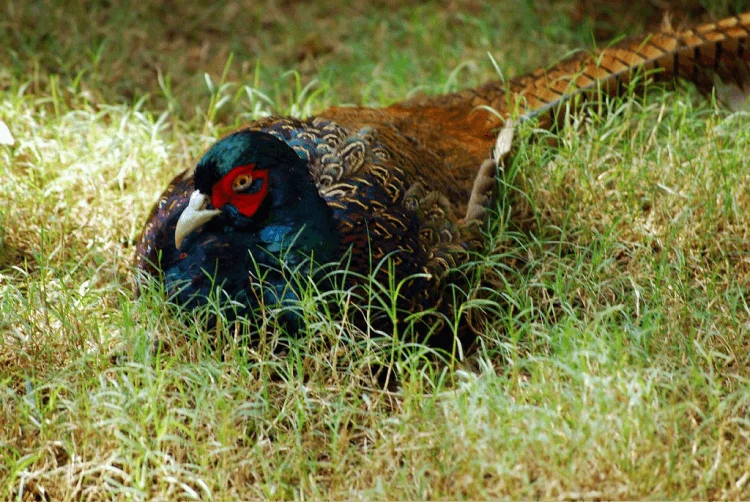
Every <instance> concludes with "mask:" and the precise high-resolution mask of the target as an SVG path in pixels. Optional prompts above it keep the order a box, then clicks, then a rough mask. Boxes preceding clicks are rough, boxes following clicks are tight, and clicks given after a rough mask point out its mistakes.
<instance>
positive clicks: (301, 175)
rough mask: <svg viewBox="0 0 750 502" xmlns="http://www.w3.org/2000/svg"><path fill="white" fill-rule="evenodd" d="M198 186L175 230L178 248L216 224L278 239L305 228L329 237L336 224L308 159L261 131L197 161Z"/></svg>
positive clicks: (236, 136) (242, 134) (220, 145)
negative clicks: (208, 225) (205, 226)
mask: <svg viewBox="0 0 750 502" xmlns="http://www.w3.org/2000/svg"><path fill="white" fill-rule="evenodd" d="M194 183H195V190H194V191H193V193H192V194H191V196H190V201H189V203H188V206H187V207H186V208H185V209H184V210H183V212H182V214H181V215H180V217H179V219H178V221H177V226H176V228H175V247H176V248H177V249H179V248H180V247H181V246H182V244H183V242H184V241H185V239H186V238H187V237H188V236H190V235H191V234H192V233H194V232H195V231H196V230H197V229H198V228H200V227H202V226H204V225H206V224H207V223H209V222H210V221H212V220H221V222H222V228H223V229H224V231H240V232H250V233H260V232H262V231H263V229H266V231H265V234H269V232H271V233H273V234H274V235H273V236H275V237H278V234H279V232H282V233H284V232H283V231H285V230H288V231H293V230H299V229H300V228H302V225H306V224H309V226H310V227H311V228H310V230H311V231H312V232H313V233H315V232H316V231H321V230H325V233H327V232H328V231H329V230H330V227H331V225H332V223H331V219H332V214H331V211H330V209H329V208H328V207H327V206H326V204H325V203H324V201H323V200H322V198H321V197H320V195H319V194H318V191H317V188H316V186H315V184H314V182H313V180H312V176H311V175H310V170H309V168H308V165H307V161H305V160H303V159H302V158H300V156H298V155H297V153H296V152H295V151H294V150H293V149H292V148H291V147H289V146H288V145H287V144H286V143H284V142H283V141H281V140H279V139H277V138H275V137H274V136H272V135H270V134H267V133H264V132H261V131H252V130H243V131H239V132H235V133H233V134H230V135H229V136H227V137H225V138H223V139H221V140H219V141H218V142H216V143H215V144H214V145H213V146H212V147H211V148H209V150H208V151H207V152H206V153H205V154H204V156H203V158H201V160H200V161H199V162H198V164H197V166H196V169H195V173H194ZM321 220H327V221H325V222H322V221H321ZM321 226H322V227H324V228H322V229H321V228H319V227H321ZM269 229H270V230H269ZM274 229H275V230H274ZM273 236H272V237H273Z"/></svg>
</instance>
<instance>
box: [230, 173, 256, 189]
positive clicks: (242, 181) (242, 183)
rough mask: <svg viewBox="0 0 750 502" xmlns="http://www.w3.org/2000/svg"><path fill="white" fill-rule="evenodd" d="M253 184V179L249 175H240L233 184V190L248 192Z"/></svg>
mask: <svg viewBox="0 0 750 502" xmlns="http://www.w3.org/2000/svg"><path fill="white" fill-rule="evenodd" d="M252 184H253V177H252V176H250V175H249V174H240V175H239V176H237V177H236V178H235V179H234V181H233V182H232V190H234V191H235V192H242V191H243V190H247V189H248V188H250V186H251V185H252Z"/></svg>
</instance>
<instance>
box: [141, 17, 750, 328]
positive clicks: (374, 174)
mask: <svg viewBox="0 0 750 502" xmlns="http://www.w3.org/2000/svg"><path fill="white" fill-rule="evenodd" d="M749 32H750V13H743V14H739V15H737V16H733V17H729V18H726V19H723V20H720V21H717V22H714V23H707V24H702V25H699V26H696V27H693V28H690V29H685V30H682V31H674V30H672V29H669V28H666V29H663V30H662V31H659V32H655V33H650V34H648V35H646V36H643V37H640V38H638V39H634V40H631V41H626V42H622V43H620V44H617V45H614V46H612V47H609V48H605V49H601V50H598V51H595V52H591V53H589V52H579V53H577V54H575V55H574V56H572V57H569V58H567V59H564V60H562V61H561V62H560V63H558V64H556V65H554V66H552V67H551V68H546V69H545V68H540V69H538V70H536V71H534V72H533V73H531V74H529V75H526V76H522V77H519V78H515V79H512V80H510V81H508V82H507V83H504V82H502V81H492V82H489V83H487V84H484V85H481V86H479V87H476V88H473V89H466V90H463V91H459V92H455V93H450V94H445V95H439V96H416V97H413V98H410V99H408V100H406V101H402V102H400V103H396V104H393V105H391V106H387V107H384V108H369V107H362V106H360V107H333V108H330V109H327V110H324V111H322V112H320V113H319V114H317V115H315V116H312V117H310V118H305V119H297V118H290V117H283V116H271V117H266V118H261V119H259V120H256V121H253V122H250V123H248V124H246V125H244V126H243V127H242V128H240V129H238V130H236V131H234V132H231V133H230V134H228V135H226V136H225V137H223V138H221V139H219V140H218V141H217V142H216V143H214V144H213V145H212V146H210V147H209V148H208V150H207V151H206V152H205V154H204V155H203V156H202V157H201V158H200V159H199V160H198V162H197V163H196V165H195V166H194V167H191V168H190V169H188V170H186V171H184V172H182V173H180V174H179V175H177V176H176V177H175V178H174V179H173V181H172V182H171V183H170V184H169V186H168V187H167V188H166V190H165V191H164V193H163V194H162V195H161V197H160V198H159V199H158V201H157V202H156V204H155V205H154V208H153V210H152V211H151V213H150V215H149V216H148V218H147V220H146V222H145V225H144V228H143V231H142V233H141V235H140V238H139V239H138V242H137V245H136V253H135V254H136V268H137V272H138V275H139V280H140V281H142V280H158V281H161V283H162V284H163V285H164V287H165V289H166V291H167V293H168V294H169V298H170V299H171V301H173V302H174V303H176V304H178V305H180V306H182V307H183V308H185V309H187V310H188V311H191V310H193V309H195V308H197V307H200V306H202V305H205V304H206V303H207V301H208V298H209V297H210V295H211V294H212V292H213V291H215V289H216V288H217V287H220V288H221V289H222V291H223V292H224V295H225V296H224V297H223V298H227V299H229V300H231V303H232V305H234V306H235V309H234V312H235V314H234V315H235V316H252V315H253V312H255V311H256V309H257V308H259V307H260V306H261V305H266V304H279V303H284V302H293V301H294V300H295V299H296V298H298V297H299V295H300V292H299V290H298V289H295V287H290V283H289V280H288V277H287V276H286V275H285V274H284V273H283V270H281V269H280V268H279V267H280V266H281V267H282V268H283V267H286V268H288V269H298V270H300V271H302V273H303V274H306V275H307V276H309V277H311V278H314V277H313V276H315V271H314V270H315V269H314V268H312V267H309V266H306V264H308V263H317V264H325V263H335V262H341V261H342V260H344V261H345V262H346V265H347V266H348V269H349V270H351V271H352V272H353V274H352V277H351V278H350V282H349V283H347V284H346V287H352V288H357V287H361V286H362V285H363V284H364V282H366V277H368V274H371V273H373V271H374V274H375V277H376V279H378V280H382V281H385V282H388V281H392V283H394V284H400V290H399V293H400V295H399V300H398V308H399V311H400V312H401V314H400V315H399V317H398V318H397V319H396V322H399V321H403V318H405V317H406V316H407V315H409V314H413V313H415V312H443V313H445V312H449V311H451V309H454V308H455V304H454V302H455V300H452V299H451V298H449V297H451V296H452V295H451V294H449V293H448V290H449V289H450V288H452V287H456V286H457V285H458V286H460V285H461V284H462V276H461V273H460V271H459V272H457V270H458V269H459V268H460V267H461V266H462V265H464V264H466V263H467V262H468V260H470V259H471V256H472V253H475V252H480V251H481V250H482V249H483V246H484V243H485V238H484V234H483V228H484V224H485V223H486V221H487V218H488V214H489V210H490V209H491V207H492V204H493V202H494V197H495V192H496V186H497V179H496V177H497V169H498V162H499V160H500V159H497V158H494V157H493V154H492V152H493V148H494V146H495V142H496V136H497V133H498V131H499V130H501V128H502V127H503V126H504V125H505V126H507V125H508V124H510V123H511V122H510V119H515V120H516V121H521V122H523V121H527V120H536V121H537V123H538V126H539V127H543V128H551V127H554V126H555V125H556V124H558V123H560V120H561V117H562V116H564V113H565V112H566V110H567V111H569V110H573V109H575V108H576V107H579V106H581V104H582V103H584V102H585V101H587V100H590V99H592V98H596V97H597V96H600V95H601V94H606V95H610V96H616V95H618V94H621V93H622V92H623V89H625V88H627V87H628V86H629V84H631V83H635V82H637V79H639V78H641V77H642V76H643V75H644V74H646V75H647V76H648V77H649V78H651V79H653V80H658V81H664V82H671V81H674V80H675V79H678V78H679V79H684V80H688V81H690V82H692V83H694V84H695V85H696V86H697V87H698V88H699V89H700V90H702V91H704V92H708V91H710V89H712V88H713V86H714V82H715V79H716V78H719V79H721V80H723V81H725V82H728V83H730V84H732V85H734V86H736V87H738V88H740V89H743V90H744V89H746V88H747V83H748V61H750V51H748V50H746V49H747V47H746V45H745V44H746V42H747V39H748V33H749ZM639 76H640V77H639ZM384 260H385V261H388V263H390V265H389V266H378V264H382V263H383V262H384ZM258 267H267V268H268V271H267V272H266V274H265V275H264V276H263V280H262V284H263V287H261V288H259V287H258V283H259V275H258V273H257V270H258ZM144 278H145V279H144ZM324 287H333V285H331V284H328V285H327V286H324ZM289 323H290V325H293V329H299V319H298V318H296V317H295V316H294V315H292V316H291V319H290V320H289ZM439 325H440V322H437V321H436V324H435V325H434V326H439ZM434 326H433V328H434ZM391 327H392V326H391ZM446 331H450V330H447V329H446V328H445V323H443V324H442V325H440V326H439V327H438V328H435V329H432V330H431V331H430V333H431V335H432V338H430V340H432V341H435V340H437V341H436V342H435V343H439V342H440V341H442V342H445V341H446V340H448V341H450V338H451V335H450V333H448V334H446ZM426 338H427V337H425V340H426Z"/></svg>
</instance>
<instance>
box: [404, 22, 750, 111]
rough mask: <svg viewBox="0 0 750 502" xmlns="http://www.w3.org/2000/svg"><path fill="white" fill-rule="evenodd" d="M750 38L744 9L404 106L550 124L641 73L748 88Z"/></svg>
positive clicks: (704, 88)
mask: <svg viewBox="0 0 750 502" xmlns="http://www.w3.org/2000/svg"><path fill="white" fill-rule="evenodd" d="M749 36H750V12H746V13H743V14H740V15H737V16H734V17H730V18H726V19H723V20H721V21H718V22H715V23H708V24H703V25H700V26H697V27H695V28H692V29H688V30H684V31H681V32H672V31H669V30H665V31H662V32H658V33H653V34H650V35H648V36H646V37H644V38H641V39H639V40H636V41H630V42H625V43H622V44H618V45H616V46H614V47H610V48H606V49H602V50H599V51H597V52H595V53H593V54H589V53H579V54H576V55H575V56H573V57H571V58H568V59H566V60H563V61H562V62H560V63H558V64H556V65H555V66H553V67H552V68H549V69H543V68H542V69H539V70H537V71H535V72H534V73H532V74H530V75H526V76H523V77H520V78H517V79H513V80H511V81H510V82H508V84H507V85H503V84H502V83H501V82H497V81H495V82H490V83H489V84H485V85H483V86H480V87H477V88H475V89H468V90H465V91H461V92H458V93H454V94H448V95H443V96H437V97H433V98H421V99H419V98H418V99H415V100H413V101H411V102H407V103H403V104H402V105H406V106H409V105H419V106H437V107H448V108H454V107H455V108H462V109H466V108H467V107H471V108H477V107H491V108H493V109H494V110H496V111H497V112H498V115H499V117H500V118H503V119H504V118H507V117H509V116H512V115H514V114H517V116H518V117H519V120H520V121H524V120H528V119H530V118H534V117H538V118H539V119H540V120H541V121H542V122H543V123H545V124H547V125H551V123H552V121H553V120H554V118H555V114H556V112H557V110H558V109H559V108H560V106H561V105H564V104H565V103H567V102H568V101H570V100H571V98H573V97H576V96H581V97H582V98H583V99H586V98H587V97H589V96H592V95H594V94H595V93H597V92H599V91H600V90H601V91H603V92H605V93H607V94H609V95H617V94H619V93H621V92H622V89H623V88H625V87H626V86H627V85H628V84H629V83H630V82H631V81H632V79H633V78H634V77H635V75H637V74H638V72H641V71H644V70H645V71H648V72H649V75H650V76H651V77H652V78H653V79H655V80H660V81H670V80H673V79H674V78H682V79H686V80H689V81H691V82H693V83H694V84H695V85H696V86H697V87H698V88H699V89H700V90H701V91H704V92H709V91H710V90H711V89H713V87H714V85H715V77H718V78H719V79H721V80H722V81H723V82H725V83H727V84H732V85H734V86H736V87H738V88H739V89H740V90H742V91H746V90H748V89H749V88H750V79H749V78H748V75H749V74H750V72H749V71H748V63H749V62H750V47H747V46H746V44H748V37H749Z"/></svg>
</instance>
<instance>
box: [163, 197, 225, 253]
mask: <svg viewBox="0 0 750 502" xmlns="http://www.w3.org/2000/svg"><path fill="white" fill-rule="evenodd" d="M207 204H208V197H207V196H205V195H204V194H202V193H200V192H199V191H198V190H195V191H194V192H193V193H192V195H191V196H190V201H189V202H188V206H187V207H186V208H185V210H184V211H183V212H182V214H181V215H180V219H179V220H177V227H176V228H175V229H174V246H175V247H176V248H177V249H180V245H181V244H182V241H184V240H185V237H187V236H188V235H190V234H191V233H192V232H193V231H194V230H196V229H197V228H199V227H200V226H201V225H204V224H205V223H206V222H208V221H209V220H211V219H212V218H215V217H216V216H217V215H219V214H221V211H220V210H218V209H204V208H205V207H206V205H207Z"/></svg>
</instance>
